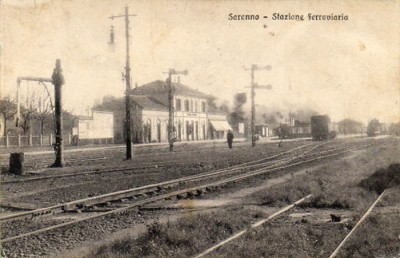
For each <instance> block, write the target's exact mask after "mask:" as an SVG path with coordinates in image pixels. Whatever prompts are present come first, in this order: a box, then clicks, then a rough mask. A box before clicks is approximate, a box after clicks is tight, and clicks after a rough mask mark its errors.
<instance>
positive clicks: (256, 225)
mask: <svg viewBox="0 0 400 258" xmlns="http://www.w3.org/2000/svg"><path fill="white" fill-rule="evenodd" d="M386 191H387V190H385V191H383V192H382V194H380V195H379V196H378V198H377V199H376V200H375V201H374V202H373V204H372V205H371V206H370V207H369V208H368V210H367V211H366V212H365V213H364V215H363V216H362V217H361V218H360V220H359V221H358V222H357V223H356V224H355V226H354V227H353V228H352V229H351V231H350V232H349V233H348V234H347V235H346V236H345V237H344V239H343V240H342V241H341V242H340V244H339V245H338V246H337V247H336V248H335V250H334V251H333V252H332V253H331V255H330V256H329V258H335V257H338V255H339V254H340V250H341V248H342V247H343V246H344V245H345V244H346V243H347V241H348V240H349V239H350V238H351V236H352V235H353V234H354V232H355V231H356V230H357V228H358V227H359V226H360V225H361V224H362V223H363V221H364V220H365V219H366V218H367V217H368V216H369V215H370V214H371V212H372V210H373V209H374V208H375V207H376V205H377V204H378V203H379V202H380V201H381V199H382V198H383V196H384V195H385V194H386ZM311 196H312V194H309V195H307V196H305V197H303V198H301V199H299V200H297V201H296V202H294V203H293V204H290V205H288V206H286V207H284V208H282V209H280V210H278V211H276V212H274V213H273V214H272V215H270V216H268V217H267V218H265V219H261V220H259V221H257V222H255V223H253V224H251V225H250V226H249V227H248V228H246V229H243V230H241V231H239V232H236V233H234V234H233V235H231V236H230V237H228V238H226V239H224V240H222V241H220V242H218V243H216V244H214V245H213V246H211V247H209V248H207V249H206V250H204V251H202V252H201V253H198V254H196V255H194V256H193V257H192V258H202V257H205V256H207V255H208V254H210V253H212V252H213V251H215V250H217V249H218V248H220V247H222V246H224V245H226V244H228V243H230V242H232V241H234V240H236V239H238V238H240V237H242V236H244V235H245V234H248V233H249V232H251V230H253V229H256V228H259V227H261V226H262V225H264V224H265V223H267V222H270V221H271V220H273V219H276V218H278V217H279V216H281V215H284V214H286V213H287V212H288V211H289V210H291V209H293V208H294V207H296V205H299V204H301V203H302V202H304V201H305V200H306V199H308V198H310V197H311ZM293 214H295V213H293ZM293 214H291V215H293ZM286 215H287V214H286ZM288 217H289V216H288ZM217 256H218V255H217Z"/></svg>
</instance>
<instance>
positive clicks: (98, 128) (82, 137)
mask: <svg viewBox="0 0 400 258" xmlns="http://www.w3.org/2000/svg"><path fill="white" fill-rule="evenodd" d="M73 131H74V133H76V134H77V136H78V139H79V141H80V142H85V141H88V142H90V141H91V140H95V139H96V140H100V139H108V140H110V142H112V141H113V139H114V114H113V112H105V111H96V110H94V111H93V112H92V116H79V117H78V127H77V129H75V130H73Z"/></svg>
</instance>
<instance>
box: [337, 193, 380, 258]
mask: <svg viewBox="0 0 400 258" xmlns="http://www.w3.org/2000/svg"><path fill="white" fill-rule="evenodd" d="M386 190H387V189H385V190H384V191H383V192H382V193H381V194H380V195H379V196H378V198H377V199H376V200H375V202H374V203H373V204H372V205H371V206H370V207H369V209H368V210H367V211H366V212H365V213H364V215H363V216H362V217H361V219H360V220H359V221H358V222H357V224H356V225H355V226H354V227H353V228H352V229H351V231H350V232H349V233H348V234H347V236H346V237H345V238H344V239H343V240H342V242H340V244H339V245H338V247H336V249H335V250H334V251H333V252H332V254H331V255H330V256H329V258H334V257H336V256H337V255H338V254H339V251H340V249H341V248H342V247H343V246H344V245H345V244H346V242H347V240H348V239H349V238H350V237H351V235H352V234H353V233H354V232H355V231H356V229H357V228H358V227H359V226H360V225H361V223H363V221H364V220H365V219H366V218H367V217H368V216H369V214H370V213H371V212H372V210H373V209H374V208H375V206H376V205H377V204H378V202H379V201H380V200H381V199H382V197H383V196H384V195H385V193H386Z"/></svg>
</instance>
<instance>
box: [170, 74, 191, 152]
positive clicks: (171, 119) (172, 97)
mask: <svg viewBox="0 0 400 258" xmlns="http://www.w3.org/2000/svg"><path fill="white" fill-rule="evenodd" d="M173 74H183V75H187V74H188V71H187V70H184V71H175V69H169V71H168V79H167V86H168V143H169V150H170V151H173V150H174V140H175V135H174V131H175V130H174V113H175V111H174V89H173V88H172V75H173Z"/></svg>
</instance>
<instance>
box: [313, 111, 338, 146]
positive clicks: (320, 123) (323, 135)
mask: <svg viewBox="0 0 400 258" xmlns="http://www.w3.org/2000/svg"><path fill="white" fill-rule="evenodd" d="M311 136H312V139H313V140H315V141H323V140H327V139H333V138H335V137H336V132H335V131H333V130H332V128H331V120H330V118H329V116H327V115H315V116H312V117H311Z"/></svg>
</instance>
